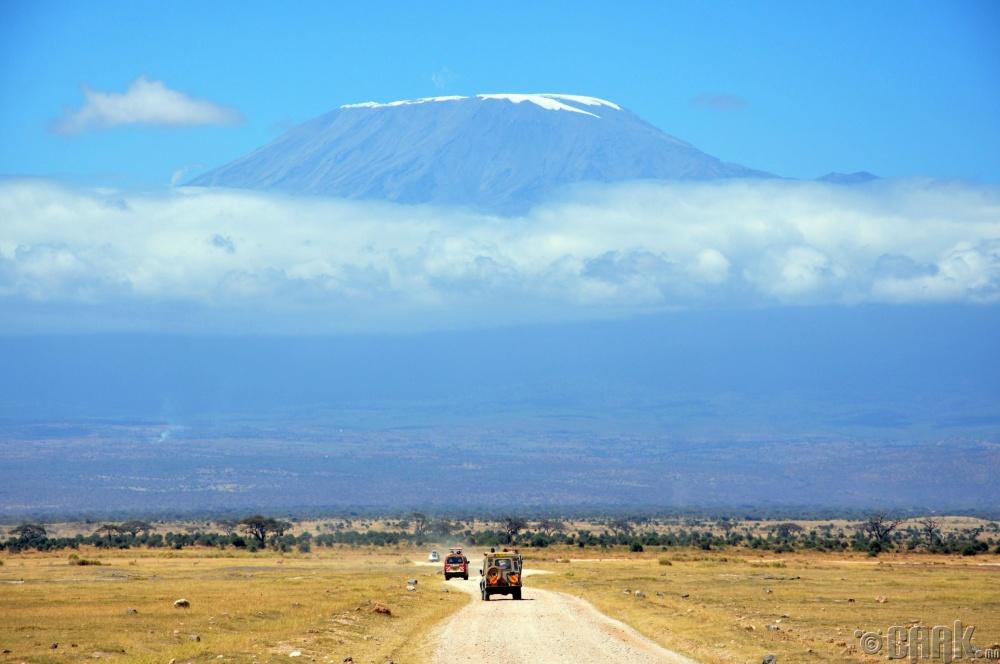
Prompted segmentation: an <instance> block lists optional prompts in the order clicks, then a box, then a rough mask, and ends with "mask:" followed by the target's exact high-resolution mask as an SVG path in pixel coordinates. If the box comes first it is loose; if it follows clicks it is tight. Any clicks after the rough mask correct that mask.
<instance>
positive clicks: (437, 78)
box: [431, 67, 458, 90]
mask: <svg viewBox="0 0 1000 664" xmlns="http://www.w3.org/2000/svg"><path fill="white" fill-rule="evenodd" d="M457 80H458V74H456V73H455V72H453V71H452V70H451V69H449V68H448V67H441V69H438V70H437V71H436V72H434V73H433V74H431V83H433V84H434V87H435V88H437V89H438V90H444V89H445V88H447V87H448V86H449V85H451V84H452V83H454V82H455V81H457Z"/></svg>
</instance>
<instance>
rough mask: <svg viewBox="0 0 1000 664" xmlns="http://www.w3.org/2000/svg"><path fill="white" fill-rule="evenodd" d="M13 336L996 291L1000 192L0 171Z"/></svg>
mask: <svg viewBox="0 0 1000 664" xmlns="http://www.w3.org/2000/svg"><path fill="white" fill-rule="evenodd" d="M0 219H3V223H2V224H0V308H2V310H3V311H4V312H5V316H4V317H5V318H7V319H8V322H9V325H8V326H6V327H7V329H8V330H9V331H14V332H18V331H20V332H39V331H46V330H52V331H59V330H72V329H79V326H80V325H82V324H83V322H82V321H84V320H90V321H91V323H90V325H91V326H92V327H93V328H94V329H97V330H100V331H107V330H114V329H147V330H152V331H177V330H187V331H228V332H239V331H260V332H331V331H400V330H416V329H442V328H452V327H470V326H479V325H499V324H516V323H524V322H542V321H553V320H556V321H558V320H576V319H587V318H608V317H619V316H627V315H633V314H638V313H646V312H653V311H662V310H666V309H671V308H700V307H745V306H775V305H779V306H780V305H830V304H839V305H854V304H860V303H888V304H898V303H927V302H959V303H984V304H990V303H996V302H997V301H998V300H1000V188H997V187H995V186H989V185H972V184H964V183H954V182H945V183H942V182H936V181H926V180H918V181H884V182H876V183H869V184H867V185H864V186H860V187H842V186H836V185H829V184H821V183H803V182H787V181H728V182H717V183H627V184H618V185H607V186H599V187H596V186H595V187H580V188H575V189H570V190H567V191H566V192H564V194H563V195H562V196H561V197H560V198H559V199H558V200H554V201H552V202H550V203H548V204H545V205H541V206H538V207H536V208H534V209H533V210H532V211H531V212H530V213H529V214H527V215H526V216H522V217H515V218H501V217H494V216H489V215H484V214H479V213H474V212H470V211H466V210H462V209H457V208H445V207H434V206H406V205H395V204H390V203H374V202H358V201H344V200H339V199H331V198H320V197H290V196H283V195H275V194H262V193H253V192H246V191H235V190H214V189H213V190H206V189H197V188H181V189H173V190H169V191H165V192H159V193H148V192H123V191H109V190H94V189H87V190H84V189H77V188H69V187H66V186H62V185H59V184H56V183H52V182H47V181H37V180H35V181H31V180H7V181H5V182H2V183H0Z"/></svg>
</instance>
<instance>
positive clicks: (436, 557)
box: [427, 550, 441, 563]
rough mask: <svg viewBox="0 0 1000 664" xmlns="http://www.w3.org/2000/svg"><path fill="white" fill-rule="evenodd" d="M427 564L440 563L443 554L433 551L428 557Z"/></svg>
mask: <svg viewBox="0 0 1000 664" xmlns="http://www.w3.org/2000/svg"><path fill="white" fill-rule="evenodd" d="M427 562H429V563H439V562H441V554H440V553H438V552H437V550H434V551H431V552H430V555H428V556H427Z"/></svg>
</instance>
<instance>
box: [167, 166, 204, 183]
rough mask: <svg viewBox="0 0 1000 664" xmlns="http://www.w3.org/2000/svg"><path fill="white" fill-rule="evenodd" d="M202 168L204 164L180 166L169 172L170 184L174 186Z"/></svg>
mask: <svg viewBox="0 0 1000 664" xmlns="http://www.w3.org/2000/svg"><path fill="white" fill-rule="evenodd" d="M202 168H205V165H204V164H188V165H187V166H181V167H180V168H178V169H176V170H175V171H174V172H173V173H171V174H170V186H171V187H176V186H177V185H179V184H180V183H181V182H183V181H184V178H185V177H187V176H188V175H190V174H191V173H193V172H195V171H197V170H199V169H202Z"/></svg>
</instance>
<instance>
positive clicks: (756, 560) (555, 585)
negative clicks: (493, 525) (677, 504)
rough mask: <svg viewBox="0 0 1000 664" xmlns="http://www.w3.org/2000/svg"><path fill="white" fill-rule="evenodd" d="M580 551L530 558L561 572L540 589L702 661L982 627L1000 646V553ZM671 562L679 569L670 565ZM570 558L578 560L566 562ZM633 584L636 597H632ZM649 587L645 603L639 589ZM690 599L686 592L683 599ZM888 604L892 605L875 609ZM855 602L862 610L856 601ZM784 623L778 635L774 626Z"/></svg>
mask: <svg viewBox="0 0 1000 664" xmlns="http://www.w3.org/2000/svg"><path fill="white" fill-rule="evenodd" d="M589 555H590V556H595V557H597V556H603V560H601V561H600V562H592V563H587V562H581V561H579V559H580V558H583V557H585V556H588V552H586V551H583V550H580V549H562V550H549V551H546V552H545V553H544V554H541V555H535V552H531V553H530V554H529V558H530V564H532V565H535V566H539V567H542V568H545V569H548V570H551V571H552V572H554V573H553V574H551V575H544V576H539V577H534V578H533V579H532V584H533V585H537V586H539V587H546V588H551V589H555V590H562V591H564V592H568V593H571V594H573V595H577V596H580V597H583V598H585V599H587V600H589V601H590V602H592V603H593V604H594V605H595V606H597V607H598V608H599V609H600V610H602V611H604V612H605V613H607V614H608V615H611V616H613V617H615V618H618V619H620V620H623V621H624V622H626V623H629V624H630V625H632V626H633V627H635V628H636V629H638V630H639V631H641V632H643V633H644V634H646V635H647V636H650V637H651V638H653V639H655V640H657V641H658V642H660V643H661V644H663V645H664V646H666V647H668V648H671V649H674V650H678V651H680V652H683V653H685V654H688V655H690V656H692V657H694V658H696V659H698V660H699V661H703V662H720V663H737V662H738V663H741V664H742V663H744V662H746V663H753V664H757V663H759V662H760V661H761V659H762V658H763V656H764V655H766V654H774V655H777V657H778V661H779V662H782V664H787V663H790V662H843V661H872V662H875V661H884V656H881V657H868V658H867V659H866V658H865V656H862V655H861V654H859V653H858V652H857V648H856V645H857V640H856V639H854V637H853V633H854V630H855V629H862V630H866V631H868V630H870V631H878V630H882V631H883V632H884V630H885V629H886V628H887V627H889V626H890V625H897V624H902V625H907V624H910V623H913V622H914V621H920V622H921V624H923V625H931V626H933V625H938V624H943V625H950V624H951V623H952V622H953V621H954V620H956V619H961V620H962V621H963V622H964V623H965V624H966V625H975V626H976V628H977V630H976V636H975V639H974V642H975V643H976V644H977V645H978V646H979V647H987V646H990V645H992V644H994V643H997V642H998V641H1000V557H997V556H992V555H990V556H981V557H977V558H975V559H969V558H957V557H945V556H929V555H885V556H882V557H881V558H880V559H878V560H872V559H871V558H868V557H866V556H861V555H858V556H853V555H849V554H848V555H833V554H811V555H810V554H786V555H782V556H780V560H778V559H777V558H778V557H776V556H770V557H768V558H761V557H757V556H755V555H753V554H751V553H749V552H745V553H732V552H724V553H715V552H702V551H697V552H694V551H684V552H677V551H668V552H663V551H657V552H655V553H654V552H646V553H643V554H630V553H627V552H626V551H624V550H610V551H604V552H599V551H591V552H589ZM660 558H666V559H667V560H669V563H670V564H663V563H661V562H660V561H659V559H660ZM557 559H558V560H561V561H565V560H567V559H572V562H569V563H567V562H559V563H557V562H556V560H557ZM626 588H628V589H629V590H630V591H632V592H630V593H629V594H626V593H625V592H624V590H625V589H626ZM635 590H642V591H643V593H644V594H645V595H646V596H645V598H643V599H638V598H636V597H635V594H634V591H635ZM685 595H687V596H686V597H685ZM878 596H884V597H885V598H886V600H887V601H886V602H885V603H879V602H877V601H876V597H878ZM851 599H853V600H854V602H850V601H849V600H851ZM769 625H772V626H777V628H778V629H777V630H773V629H768V626H769Z"/></svg>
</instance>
